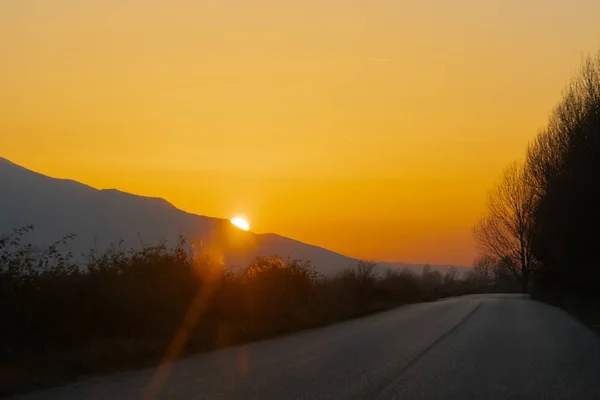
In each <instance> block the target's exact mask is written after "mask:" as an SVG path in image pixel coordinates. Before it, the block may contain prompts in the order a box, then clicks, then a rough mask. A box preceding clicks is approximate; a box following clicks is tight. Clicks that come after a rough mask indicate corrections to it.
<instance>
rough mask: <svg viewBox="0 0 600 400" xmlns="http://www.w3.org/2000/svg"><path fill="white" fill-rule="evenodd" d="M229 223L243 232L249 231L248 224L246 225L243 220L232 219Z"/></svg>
mask: <svg viewBox="0 0 600 400" xmlns="http://www.w3.org/2000/svg"><path fill="white" fill-rule="evenodd" d="M231 223H232V224H234V225H235V226H237V227H238V228H240V229H243V230H245V231H247V230H249V229H250V224H248V222H247V221H246V220H245V219H243V218H239V217H236V218H233V219H232V220H231Z"/></svg>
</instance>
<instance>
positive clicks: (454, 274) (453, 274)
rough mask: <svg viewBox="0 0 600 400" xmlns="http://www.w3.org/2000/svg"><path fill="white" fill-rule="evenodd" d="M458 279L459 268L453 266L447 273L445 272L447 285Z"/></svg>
mask: <svg viewBox="0 0 600 400" xmlns="http://www.w3.org/2000/svg"><path fill="white" fill-rule="evenodd" d="M457 280H458V270H457V269H456V267H455V266H451V267H450V268H448V270H447V271H446V273H445V274H444V283H445V284H446V285H452V284H454V283H455V282H456V281H457Z"/></svg>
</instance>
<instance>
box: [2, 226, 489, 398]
mask: <svg viewBox="0 0 600 400" xmlns="http://www.w3.org/2000/svg"><path fill="white" fill-rule="evenodd" d="M32 229H33V227H30V226H28V227H25V228H23V229H19V230H15V231H14V233H13V234H11V235H10V236H7V237H3V238H0V313H1V315H2V318H3V321H2V329H1V330H0V341H1V343H2V347H0V359H1V363H0V369H1V372H2V374H0V376H1V377H2V378H1V379H2V380H1V381H0V393H1V392H2V391H4V393H8V392H10V391H11V390H13V389H14V388H18V387H32V385H34V384H35V383H39V384H41V385H47V384H51V383H56V382H57V381H59V380H61V379H73V378H75V377H77V376H80V375H84V374H89V373H96V372H103V371H111V370H115V369H126V368H132V367H138V366H142V365H150V364H155V363H158V362H159V361H160V360H161V359H163V358H164V355H165V352H166V349H167V348H169V344H170V343H171V342H172V340H173V338H174V337H175V336H176V334H178V333H181V331H182V330H185V332H184V333H185V335H184V336H185V338H186V341H185V343H184V346H183V348H182V349H181V350H180V351H178V354H185V353H190V352H194V351H204V350H210V349H215V348H221V347H225V346H229V345H232V344H237V343H242V342H247V341H250V340H256V339H262V338H268V337H272V336H275V335H279V334H283V333H288V332H293V331H297V330H299V329H304V328H308V327H315V326H319V325H323V324H327V323H331V322H334V321H338V320H343V319H347V318H351V317H356V316H360V315H365V314H368V313H372V312H376V311H381V310H385V309H388V308H390V307H394V306H397V305H400V304H405V303H410V302H416V301H426V300H434V299H437V298H440V297H445V296H452V295H459V294H465V293H472V292H478V291H490V288H491V286H490V285H487V286H481V287H478V286H477V284H476V282H475V281H473V280H472V279H468V280H460V279H458V277H457V276H456V271H453V270H451V271H449V272H448V273H447V274H446V275H445V276H442V274H440V273H439V272H437V271H431V270H430V269H429V268H425V269H424V271H423V275H422V276H417V275H415V274H413V273H410V272H408V271H387V272H386V273H385V274H383V275H382V276H380V274H378V272H377V269H376V264H375V263H369V262H361V263H359V265H358V266H357V267H356V268H351V269H348V270H346V271H344V272H343V273H341V274H339V275H338V276H336V277H334V278H324V277H321V276H319V275H318V274H317V273H316V272H315V270H314V268H313V267H312V266H311V264H310V262H307V261H302V260H291V259H288V260H283V259H281V258H279V257H261V258H257V259H256V260H255V261H254V262H253V263H252V264H251V265H249V266H248V267H247V268H245V269H242V270H237V271H235V272H234V271H233V270H228V269H226V268H224V266H223V265H222V264H220V263H218V262H214V261H212V260H211V259H209V258H208V257H206V256H205V254H204V253H203V252H202V249H201V248H200V247H199V246H196V245H194V244H193V243H192V244H189V243H187V242H186V240H185V239H184V238H181V239H180V241H179V243H178V244H177V245H176V246H175V247H172V248H169V247H167V246H166V245H165V244H159V245H155V246H145V247H143V248H142V249H141V250H134V249H129V250H126V249H123V248H122V243H121V244H119V245H117V246H114V247H113V248H112V249H110V250H109V251H107V252H104V253H97V252H95V251H92V252H91V253H90V254H89V256H88V258H87V263H86V265H84V266H82V267H81V268H80V267H78V266H76V265H75V264H74V263H72V262H71V258H70V255H69V256H62V255H61V254H60V252H59V251H58V248H59V246H60V244H61V243H64V241H66V240H69V238H70V237H66V238H65V239H64V240H62V241H60V242H58V243H56V244H54V245H52V246H50V248H49V249H46V250H44V251H37V250H36V249H34V248H32V247H31V246H29V245H26V244H23V243H22V241H23V238H24V237H25V235H26V234H27V233H28V232H29V231H31V230H32Z"/></svg>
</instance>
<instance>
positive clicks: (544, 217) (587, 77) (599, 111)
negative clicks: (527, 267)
mask: <svg viewBox="0 0 600 400" xmlns="http://www.w3.org/2000/svg"><path fill="white" fill-rule="evenodd" d="M528 163H529V166H530V168H531V171H532V174H531V175H532V180H531V182H530V184H531V185H532V186H533V187H534V188H535V189H536V191H537V194H538V203H537V209H536V212H535V226H534V236H533V250H534V253H535V256H536V258H537V259H538V260H539V261H540V264H541V268H540V270H539V271H538V273H537V283H538V287H539V288H540V289H542V290H546V291H556V292H561V293H564V294H568V295H576V296H578V297H580V298H589V299H591V298H595V297H598V289H600V235H598V227H599V226H600V208H599V206H600V186H599V185H600V180H599V178H600V53H598V55H596V56H595V57H588V58H587V59H586V60H585V62H584V64H583V66H582V68H581V70H580V72H579V74H578V76H577V77H576V78H575V79H574V80H573V81H572V82H571V84H570V85H569V86H568V88H567V90H566V91H565V93H564V96H563V99H562V101H561V102H560V103H559V105H558V106H557V107H556V109H555V111H554V113H553V114H552V116H551V118H550V122H549V124H548V126H547V127H546V129H545V130H544V131H543V132H542V133H541V134H540V135H539V136H538V138H537V139H536V140H535V142H534V143H533V144H532V145H531V146H530V148H529V152H528Z"/></svg>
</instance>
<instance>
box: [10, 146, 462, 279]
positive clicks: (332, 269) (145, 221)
mask: <svg viewBox="0 0 600 400" xmlns="http://www.w3.org/2000/svg"><path fill="white" fill-rule="evenodd" d="M0 188H1V195H0V235H4V234H8V233H10V232H12V230H13V229H15V228H19V227H22V226H25V225H29V224H32V225H34V227H35V230H34V232H32V233H30V234H28V235H27V237H26V241H27V242H28V243H31V244H32V245H34V246H36V247H39V248H43V247H46V246H48V245H49V244H51V243H54V242H56V241H57V240H59V239H61V238H62V237H63V236H65V235H67V234H75V235H76V238H75V239H74V240H72V241H70V242H69V243H68V245H66V246H65V247H63V248H61V250H63V251H71V252H72V253H73V254H74V258H75V259H76V260H83V259H84V258H83V256H84V255H85V254H89V252H90V250H91V249H92V248H93V249H95V250H96V251H100V252H102V251H104V250H106V249H109V248H110V247H111V246H117V245H118V244H119V243H121V241H122V244H121V246H122V247H124V248H126V249H128V248H140V247H142V246H143V245H144V244H157V243H160V242H163V241H166V242H167V244H171V245H174V244H175V243H176V241H177V240H178V237H179V236H180V235H181V236H184V237H187V238H194V239H195V240H201V241H202V245H203V248H204V249H205V251H206V252H207V253H209V254H211V255H212V256H215V257H218V258H222V259H223V261H224V262H225V264H226V265H227V266H237V267H243V266H245V265H247V264H248V263H249V262H250V261H251V260H252V259H254V258H255V257H256V256H271V255H280V256H282V257H283V258H287V257H288V256H290V257H291V258H292V259H302V260H310V261H311V262H312V263H313V265H314V266H315V268H316V269H317V271H318V272H320V273H322V274H324V275H333V274H335V273H337V272H339V271H341V270H343V269H345V268H348V267H352V266H355V265H356V264H357V263H358V260H356V259H354V258H351V257H347V256H344V255H341V254H338V253H335V252H333V251H329V250H327V249H324V248H321V247H318V246H313V245H310V244H306V243H302V242H299V241H296V240H293V239H290V238H287V237H283V236H280V235H276V234H272V233H267V234H256V233H253V232H247V231H243V230H240V229H238V228H237V227H235V226H234V225H232V224H231V223H230V221H229V220H226V219H222V218H213V217H207V216H203V215H196V214H191V213H188V212H185V211H183V210H180V209H178V208H176V207H175V206H173V205H172V204H171V203H169V202H168V201H166V200H164V199H162V198H153V197H144V196H137V195H133V194H130V193H125V192H122V191H119V190H116V189H102V190H99V189H96V188H93V187H91V186H88V185H85V184H82V183H79V182H76V181H73V180H69V179H57V178H51V177H49V176H45V175H42V174H40V173H37V172H34V171H31V170H28V169H26V168H24V167H21V166H19V165H16V164H14V163H12V162H11V161H9V160H6V159H4V158H1V157H0ZM448 267H449V266H445V265H443V266H432V270H440V272H444V271H445V270H446V269H447V268H448ZM379 268H408V269H411V270H413V271H415V272H420V271H421V268H422V267H421V265H415V264H403V263H380V264H379ZM459 268H460V269H463V268H464V267H463V268H461V267H459Z"/></svg>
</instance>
